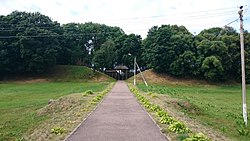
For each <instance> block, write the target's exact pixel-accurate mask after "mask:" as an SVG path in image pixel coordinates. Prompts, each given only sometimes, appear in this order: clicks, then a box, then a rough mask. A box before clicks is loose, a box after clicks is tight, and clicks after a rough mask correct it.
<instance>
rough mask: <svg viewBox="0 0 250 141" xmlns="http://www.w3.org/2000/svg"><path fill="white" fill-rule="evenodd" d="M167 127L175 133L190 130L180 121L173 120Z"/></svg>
mask: <svg viewBox="0 0 250 141" xmlns="http://www.w3.org/2000/svg"><path fill="white" fill-rule="evenodd" d="M168 129H169V130H170V131H172V132H175V133H178V134H180V133H186V132H189V131H190V130H189V129H188V128H187V127H186V125H185V124H184V123H182V122H179V121H177V122H174V123H172V124H171V125H170V126H169V127H168Z"/></svg>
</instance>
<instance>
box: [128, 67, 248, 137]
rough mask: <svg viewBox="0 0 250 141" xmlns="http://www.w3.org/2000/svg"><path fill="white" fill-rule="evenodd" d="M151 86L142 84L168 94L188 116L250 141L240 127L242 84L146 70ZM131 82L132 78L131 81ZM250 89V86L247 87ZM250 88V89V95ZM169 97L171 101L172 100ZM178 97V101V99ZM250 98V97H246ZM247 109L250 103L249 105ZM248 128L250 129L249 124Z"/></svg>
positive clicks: (141, 86)
mask: <svg viewBox="0 0 250 141" xmlns="http://www.w3.org/2000/svg"><path fill="white" fill-rule="evenodd" d="M144 75H145V77H146V79H147V80H148V82H149V85H151V86H150V87H148V88H146V87H145V86H144V85H142V84H140V85H139V88H140V89H141V90H143V91H150V92H153V93H158V94H164V95H165V94H166V95H168V97H166V99H164V98H162V101H164V100H165V101H168V102H169V103H171V105H172V108H176V109H177V110H181V111H182V112H184V113H185V114H187V115H188V116H190V117H192V118H194V119H196V120H198V121H200V122H201V123H202V124H204V125H206V126H208V127H212V128H214V129H215V130H217V131H219V132H223V133H224V134H225V135H226V136H229V138H231V139H233V140H239V141H244V140H246V141H247V140H249V136H240V135H239V133H238V131H237V129H241V127H240V125H239V123H240V124H242V121H243V120H242V116H241V113H242V98H241V86H240V85H239V84H238V85H237V84H234V85H209V84H208V83H206V82H204V81H197V80H181V79H174V78H172V77H169V76H165V77H163V75H156V74H154V73H153V72H152V71H147V72H145V73H144ZM130 81H131V80H130ZM247 89H250V86H249V85H248V86H247ZM249 94H250V91H247V95H249ZM169 96H170V97H171V98H172V101H171V100H169ZM176 98H177V100H176ZM247 101H250V97H247ZM248 109H250V105H249V104H248ZM249 116H250V114H249ZM247 130H250V129H249V127H248V129H247Z"/></svg>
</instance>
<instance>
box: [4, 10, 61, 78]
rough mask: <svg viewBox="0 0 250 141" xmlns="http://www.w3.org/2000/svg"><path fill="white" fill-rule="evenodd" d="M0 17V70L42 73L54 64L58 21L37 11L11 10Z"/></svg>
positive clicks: (56, 49)
mask: <svg viewBox="0 0 250 141" xmlns="http://www.w3.org/2000/svg"><path fill="white" fill-rule="evenodd" d="M0 20H1V21H0V24H1V27H3V28H2V29H1V30H0V35H1V36H3V37H4V38H1V41H0V42H1V45H0V52H1V54H2V55H3V59H0V61H1V62H0V66H3V69H1V70H0V71H1V74H4V73H23V72H24V73H25V72H29V73H30V72H32V73H41V72H43V71H45V70H46V69H47V68H48V67H50V66H52V65H55V63H56V59H55V58H56V56H57V52H58V50H59V49H60V46H59V43H58V40H57V35H58V34H60V31H61V30H60V24H58V23H57V22H53V21H52V20H51V19H50V18H49V17H47V16H45V15H42V14H40V13H38V12H36V13H26V12H18V11H14V12H12V13H11V14H9V15H7V16H1V18H0ZM52 37H53V38H52ZM1 58H2V57H1Z"/></svg>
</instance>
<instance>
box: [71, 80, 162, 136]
mask: <svg viewBox="0 0 250 141" xmlns="http://www.w3.org/2000/svg"><path fill="white" fill-rule="evenodd" d="M66 141H167V139H166V138H165V136H163V135H162V134H161V133H160V129H159V128H158V127H157V125H156V124H155V123H154V122H153V121H152V119H151V118H150V117H149V116H148V114H147V113H146V112H145V111H144V110H143V109H142V107H141V106H140V105H139V103H138V102H137V101H136V98H135V97H134V95H133V94H132V93H131V92H130V91H129V89H128V87H127V85H126V83H125V82H123V81H118V82H117V83H116V84H115V86H114V88H113V89H112V90H111V92H110V93H109V94H108V95H107V97H106V98H105V99H104V101H103V102H102V103H101V104H100V105H99V106H98V108H97V109H96V110H95V111H94V112H93V113H92V114H91V115H90V116H89V117H88V118H87V119H86V120H85V121H84V122H83V123H82V124H81V125H80V126H79V128H78V129H77V130H76V131H75V132H74V133H73V134H72V135H71V136H70V137H69V138H68V139H67V140H66Z"/></svg>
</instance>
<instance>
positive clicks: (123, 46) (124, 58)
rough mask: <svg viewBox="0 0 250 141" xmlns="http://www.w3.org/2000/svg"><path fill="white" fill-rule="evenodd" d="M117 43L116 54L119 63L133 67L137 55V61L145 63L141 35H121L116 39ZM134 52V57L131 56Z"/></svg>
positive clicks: (141, 63)
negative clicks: (142, 54) (142, 57)
mask: <svg viewBox="0 0 250 141" xmlns="http://www.w3.org/2000/svg"><path fill="white" fill-rule="evenodd" d="M115 44H116V54H117V60H116V62H117V64H118V65H125V66H127V67H129V68H133V63H132V62H133V57H137V62H138V63H139V64H140V65H143V62H142V59H141V53H142V49H141V36H139V35H135V34H130V35H125V34H124V35H121V36H120V37H118V38H117V39H116V40H115ZM129 54H132V57H131V56H129Z"/></svg>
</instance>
